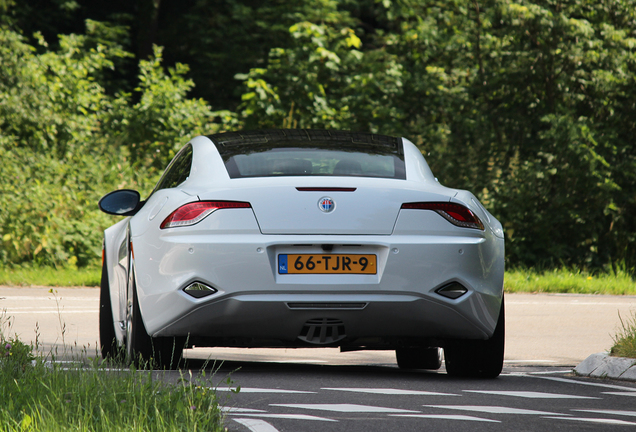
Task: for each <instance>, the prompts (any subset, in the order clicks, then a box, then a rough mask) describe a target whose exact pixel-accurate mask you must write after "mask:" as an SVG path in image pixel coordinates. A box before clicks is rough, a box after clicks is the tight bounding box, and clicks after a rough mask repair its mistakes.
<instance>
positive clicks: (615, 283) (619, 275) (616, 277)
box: [504, 268, 636, 295]
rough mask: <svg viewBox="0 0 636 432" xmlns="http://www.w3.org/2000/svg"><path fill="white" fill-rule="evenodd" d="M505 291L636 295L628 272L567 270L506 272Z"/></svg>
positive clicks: (635, 284) (632, 280)
mask: <svg viewBox="0 0 636 432" xmlns="http://www.w3.org/2000/svg"><path fill="white" fill-rule="evenodd" d="M504 289H505V291H506V292H511V293H520V292H526V293H571V294H612V295H636V280H634V279H633V278H632V276H631V275H630V274H629V273H628V272H627V271H625V270H622V269H619V270H617V271H615V272H611V273H600V274H592V273H589V272H587V271H581V270H572V269H567V268H561V269H553V270H547V271H544V272H538V271H536V270H532V269H513V270H507V271H506V275H505V277H504Z"/></svg>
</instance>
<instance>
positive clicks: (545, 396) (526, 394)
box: [464, 390, 600, 399]
mask: <svg viewBox="0 0 636 432" xmlns="http://www.w3.org/2000/svg"><path fill="white" fill-rule="evenodd" d="M464 391H465V392H467V393H479V394H488V395H498V396H514V397H522V398H528V399H600V398H597V397H591V396H574V395H566V394H558V393H543V392H531V391H494V390H464Z"/></svg>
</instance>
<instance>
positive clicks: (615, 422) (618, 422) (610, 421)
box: [543, 417, 636, 426]
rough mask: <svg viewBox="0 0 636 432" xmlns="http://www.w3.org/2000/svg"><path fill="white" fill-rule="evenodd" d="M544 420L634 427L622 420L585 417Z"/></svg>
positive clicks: (632, 423) (633, 424)
mask: <svg viewBox="0 0 636 432" xmlns="http://www.w3.org/2000/svg"><path fill="white" fill-rule="evenodd" d="M543 418H545V419H554V420H575V421H582V422H589V423H603V424H613V425H625V426H627V425H632V426H636V423H634V422H627V421H624V420H614V419H602V418H587V417H543Z"/></svg>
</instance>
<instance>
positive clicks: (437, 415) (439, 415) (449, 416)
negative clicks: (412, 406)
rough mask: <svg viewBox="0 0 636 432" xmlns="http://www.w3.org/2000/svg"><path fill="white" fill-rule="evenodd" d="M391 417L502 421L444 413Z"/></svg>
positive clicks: (394, 415)
mask: <svg viewBox="0 0 636 432" xmlns="http://www.w3.org/2000/svg"><path fill="white" fill-rule="evenodd" d="M389 415H390V416H391V417H415V418H426V419H440V420H466V421H481V422H490V423H501V422H500V421H499V420H491V419H485V418H481V417H473V416H465V415H444V414H389Z"/></svg>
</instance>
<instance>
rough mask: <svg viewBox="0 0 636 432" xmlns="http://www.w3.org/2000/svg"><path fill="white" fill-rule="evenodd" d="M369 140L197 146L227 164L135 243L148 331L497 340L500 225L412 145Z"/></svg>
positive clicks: (197, 335)
mask: <svg viewBox="0 0 636 432" xmlns="http://www.w3.org/2000/svg"><path fill="white" fill-rule="evenodd" d="M224 135H228V134H224ZM376 137H377V136H372V135H366V134H364V135H359V134H358V135H356V136H352V135H351V134H350V135H347V136H342V135H338V136H317V135H314V136H307V137H305V138H303V137H298V136H291V137H289V136H288V137H280V136H273V137H272V136H271V135H269V136H262V135H260V136H258V135H257V136H247V137H241V136H238V137H233V136H229V137H225V138H226V139H227V140H226V141H223V140H222V139H215V137H214V136H213V137H212V142H214V145H212V143H206V142H203V140H205V138H203V139H200V140H199V142H198V143H197V145H195V147H194V151H195V158H194V159H195V161H196V162H195V165H196V166H194V167H193V171H196V170H198V172H199V173H201V172H204V171H205V172H208V171H209V169H204V166H206V167H208V168H209V166H216V167H217V168H218V167H219V165H220V164H219V163H218V162H219V161H216V162H215V161H212V160H210V161H206V162H204V159H206V157H207V158H209V159H214V157H217V158H218V159H219V160H222V163H223V166H224V168H225V170H226V171H225V172H222V173H219V172H218V170H217V172H216V174H215V176H213V177H214V178H213V180H214V182H215V183H214V184H210V183H212V181H211V180H210V178H207V177H206V176H205V175H192V176H191V178H190V179H188V180H187V181H186V182H185V183H184V184H183V185H182V186H180V195H179V196H180V198H179V199H178V200H176V201H178V204H177V205H176V206H172V207H171V206H166V208H163V209H162V210H161V211H159V212H158V214H157V215H155V216H156V217H155V218H154V220H155V222H154V223H152V224H150V226H149V227H148V228H147V229H146V230H145V231H144V232H143V233H142V234H139V235H137V236H135V237H133V244H134V254H135V267H136V277H137V287H138V290H139V302H140V307H141V310H142V314H143V316H144V322H145V326H146V329H147V330H148V333H149V334H151V335H153V336H182V335H190V337H191V341H192V342H193V343H195V344H197V345H209V346H272V347H275V346H289V347H293V346H341V347H343V348H344V349H358V348H395V347H397V346H404V345H412V344H416V345H425V344H426V345H431V346H440V345H439V344H437V345H436V343H437V341H443V340H446V339H457V338H467V339H480V340H483V339H488V338H489V337H491V335H492V334H493V331H494V329H495V326H496V323H497V317H498V314H499V310H500V305H501V301H502V287H503V252H504V248H503V238H502V237H503V236H502V234H501V226H500V224H499V223H498V222H497V221H496V220H495V219H494V218H493V217H492V216H491V215H489V214H488V213H487V212H486V211H485V210H484V209H483V208H482V207H481V206H480V205H479V203H478V201H476V198H474V196H472V195H471V194H469V193H468V192H464V191H457V190H453V189H448V188H445V187H443V186H441V185H439V183H437V182H436V181H435V179H434V178H432V174H430V170H428V171H427V168H428V167H427V166H426V162H425V161H424V159H423V158H422V157H421V154H420V153H419V151H417V149H416V148H415V146H413V145H412V144H410V143H409V142H408V141H404V140H402V139H390V137H380V138H376ZM233 138H236V139H234V141H232V139H233ZM308 141H311V142H310V143H309V144H308ZM216 152H218V154H217V153H216ZM203 155H207V156H206V157H203ZM206 164H207V165H206ZM215 164H216V165H215ZM161 199H162V197H161V193H159V194H155V196H152V197H151V200H153V202H150V201H149V203H148V204H150V205H148V206H147V207H148V208H149V209H150V208H153V205H152V204H153V203H154V201H160V200H161ZM173 202H175V200H174V199H173ZM173 207H175V208H173ZM149 211H150V210H143V209H142V211H141V212H140V213H141V214H139V215H138V216H136V217H139V218H140V219H143V218H147V217H148V215H144V214H143V213H144V212H149Z"/></svg>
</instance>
